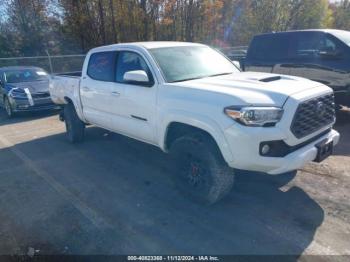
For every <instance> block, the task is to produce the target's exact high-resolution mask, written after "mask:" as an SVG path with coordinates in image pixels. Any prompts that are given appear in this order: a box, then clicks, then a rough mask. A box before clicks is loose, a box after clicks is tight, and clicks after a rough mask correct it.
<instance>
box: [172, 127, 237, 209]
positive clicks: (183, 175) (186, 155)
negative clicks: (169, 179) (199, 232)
mask: <svg viewBox="0 0 350 262" xmlns="http://www.w3.org/2000/svg"><path fill="white" fill-rule="evenodd" d="M170 153H171V155H172V157H173V162H174V166H173V172H174V180H175V182H176V184H177V186H178V187H179V189H180V190H181V191H182V192H183V193H185V194H187V195H189V196H190V197H192V198H193V199H195V200H196V201H199V202H201V203H205V204H213V203H215V202H217V201H219V200H220V199H222V198H223V197H224V196H225V195H226V194H228V193H229V192H230V190H231V188H232V186H233V183H234V172H233V169H231V168H230V167H228V166H227V164H226V163H225V161H224V159H223V157H222V156H221V154H220V151H219V149H218V148H217V146H216V144H215V142H213V141H211V139H210V138H209V139H208V137H207V136H205V135H202V134H201V133H199V134H192V135H186V136H184V137H180V138H178V139H176V140H175V141H174V143H173V144H172V146H171V148H170Z"/></svg>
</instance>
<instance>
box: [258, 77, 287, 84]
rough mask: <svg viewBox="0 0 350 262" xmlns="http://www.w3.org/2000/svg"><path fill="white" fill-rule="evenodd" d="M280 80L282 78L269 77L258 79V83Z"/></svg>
mask: <svg viewBox="0 0 350 262" xmlns="http://www.w3.org/2000/svg"><path fill="white" fill-rule="evenodd" d="M281 79H282V77H280V76H271V77H266V78H262V79H259V81H260V82H265V83H268V82H273V81H277V80H281Z"/></svg>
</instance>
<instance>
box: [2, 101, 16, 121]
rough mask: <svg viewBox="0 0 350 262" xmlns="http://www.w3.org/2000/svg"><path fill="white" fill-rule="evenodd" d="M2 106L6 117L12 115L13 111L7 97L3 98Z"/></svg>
mask: <svg viewBox="0 0 350 262" xmlns="http://www.w3.org/2000/svg"><path fill="white" fill-rule="evenodd" d="M4 108H5V112H6V115H7V117H8V118H11V117H13V116H14V112H13V109H12V106H11V103H10V100H9V99H8V97H5V98H4Z"/></svg>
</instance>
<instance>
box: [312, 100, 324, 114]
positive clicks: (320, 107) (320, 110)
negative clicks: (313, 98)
mask: <svg viewBox="0 0 350 262" xmlns="http://www.w3.org/2000/svg"><path fill="white" fill-rule="evenodd" d="M315 111H316V112H315V113H316V115H317V116H318V117H323V116H324V115H325V113H326V105H325V104H324V103H323V102H321V101H319V102H317V104H316V110H315Z"/></svg>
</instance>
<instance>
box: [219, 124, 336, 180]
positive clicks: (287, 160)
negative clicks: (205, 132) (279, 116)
mask: <svg viewBox="0 0 350 262" xmlns="http://www.w3.org/2000/svg"><path fill="white" fill-rule="evenodd" d="M323 131H325V130H320V132H318V133H321V132H323ZM316 135H317V134H315V136H316ZM225 137H226V140H227V142H228V144H229V147H230V148H231V151H232V155H233V161H231V162H230V163H228V164H229V166H230V167H232V168H237V169H243V170H250V171H259V172H265V173H268V174H271V175H276V174H281V173H285V172H289V171H293V170H296V169H299V168H301V167H303V166H304V165H305V164H307V163H308V162H311V161H313V160H315V158H316V156H317V148H316V144H317V143H319V142H320V141H322V140H325V139H327V141H333V145H336V144H337V143H338V142H339V133H338V132H337V131H335V130H333V129H331V131H329V132H328V133H326V134H324V135H322V136H320V137H319V138H318V139H316V140H313V141H312V142H310V143H309V144H306V145H305V146H303V147H301V148H299V149H297V150H295V151H293V152H291V153H290V154H287V155H286V156H284V157H265V156H261V155H260V153H259V146H260V143H261V142H263V141H274V140H279V139H286V135H285V134H284V133H283V132H282V130H281V129H279V128H277V127H276V128H247V127H238V126H236V125H235V127H231V128H229V129H227V130H225Z"/></svg>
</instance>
